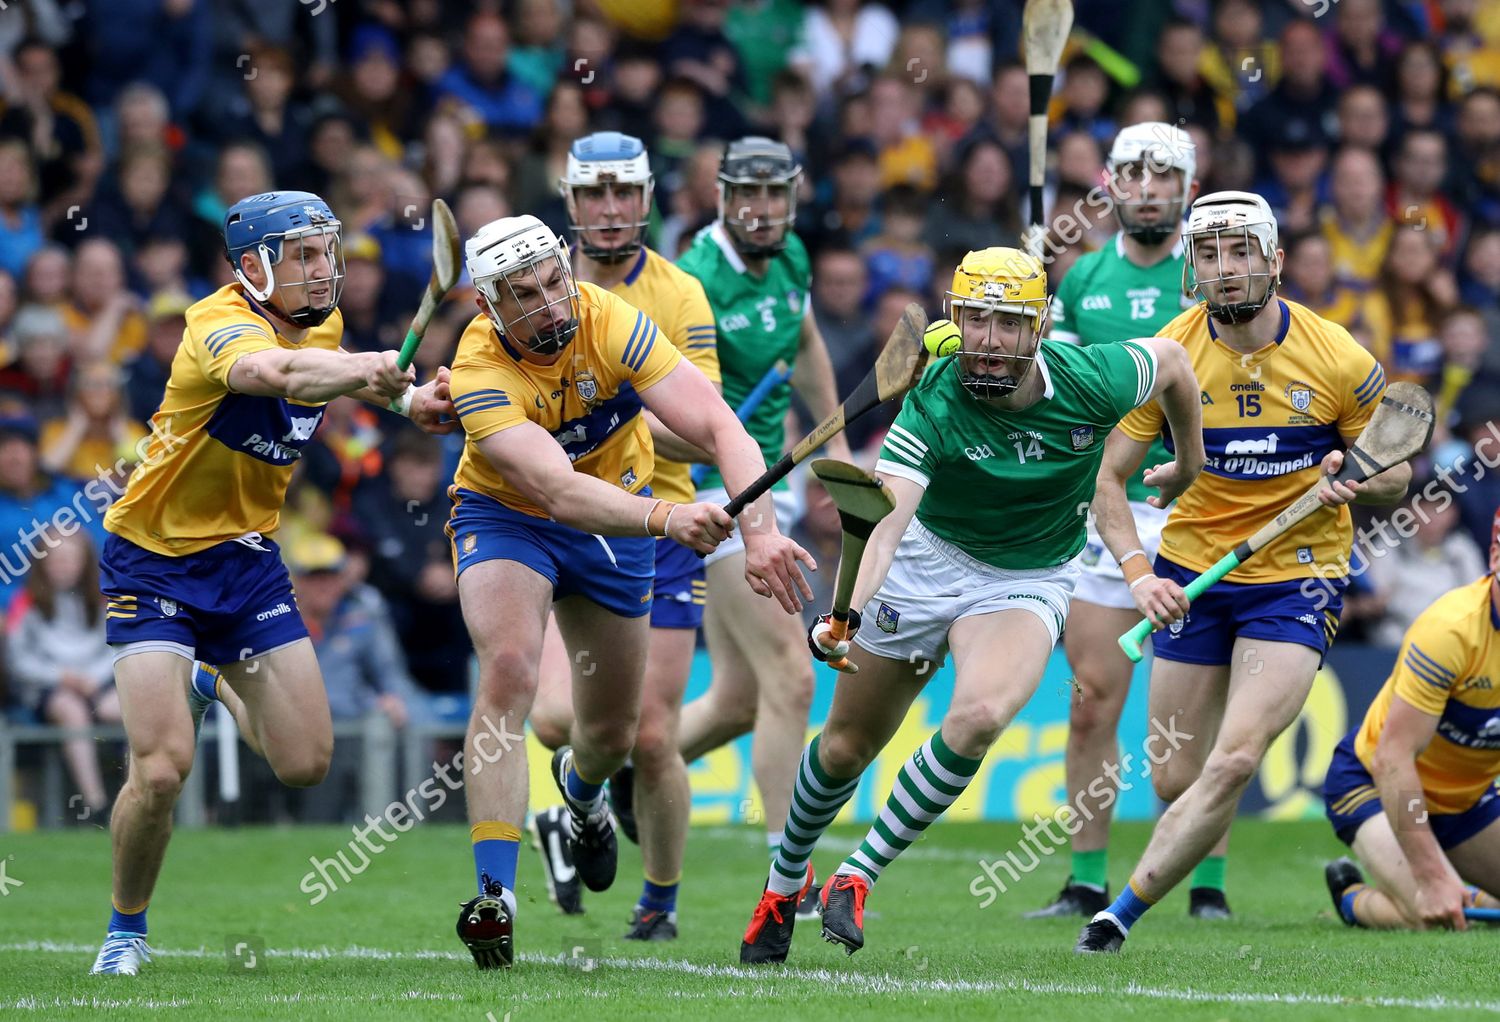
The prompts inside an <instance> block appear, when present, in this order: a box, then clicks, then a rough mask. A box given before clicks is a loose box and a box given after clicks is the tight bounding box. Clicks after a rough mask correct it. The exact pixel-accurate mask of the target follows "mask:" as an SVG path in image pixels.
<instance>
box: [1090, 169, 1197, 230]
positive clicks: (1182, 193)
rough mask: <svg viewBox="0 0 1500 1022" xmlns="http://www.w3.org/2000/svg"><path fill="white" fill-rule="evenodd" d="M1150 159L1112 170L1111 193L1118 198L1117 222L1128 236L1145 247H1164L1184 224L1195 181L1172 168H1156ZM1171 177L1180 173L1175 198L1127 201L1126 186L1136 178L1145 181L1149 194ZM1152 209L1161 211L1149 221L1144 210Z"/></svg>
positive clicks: (1142, 183) (1144, 190) (1115, 200)
mask: <svg viewBox="0 0 1500 1022" xmlns="http://www.w3.org/2000/svg"><path fill="white" fill-rule="evenodd" d="M1153 162H1154V161H1152V160H1150V159H1147V160H1142V161H1141V162H1139V163H1127V164H1124V165H1122V166H1119V167H1116V168H1114V169H1112V170H1111V171H1110V179H1109V191H1110V195H1111V197H1112V198H1113V199H1114V207H1115V219H1116V220H1118V221H1119V223H1120V230H1122V231H1124V232H1125V233H1126V235H1128V236H1129V237H1131V238H1134V239H1135V240H1136V241H1138V242H1140V243H1141V244H1142V245H1145V246H1147V247H1154V246H1156V245H1160V244H1161V243H1162V242H1164V241H1166V240H1167V239H1168V238H1170V237H1171V236H1172V233H1173V232H1174V231H1176V230H1177V228H1178V227H1180V226H1181V225H1182V216H1183V213H1184V212H1185V211H1186V207H1187V193H1188V189H1190V188H1191V187H1192V182H1191V180H1189V178H1188V177H1187V175H1186V174H1180V172H1179V171H1177V170H1175V169H1174V168H1172V167H1166V168H1162V169H1153ZM1168 174H1180V176H1179V177H1178V182H1179V185H1180V187H1179V189H1178V192H1177V195H1176V197H1175V198H1170V199H1167V198H1160V199H1158V198H1139V199H1128V200H1127V199H1124V198H1122V197H1121V196H1122V195H1123V194H1124V191H1125V189H1124V183H1125V182H1128V181H1130V180H1131V179H1132V178H1134V177H1137V176H1138V177H1139V178H1140V179H1141V189H1142V192H1143V193H1144V194H1146V195H1150V194H1151V193H1152V191H1153V190H1159V189H1160V187H1161V186H1160V184H1158V183H1157V182H1158V181H1159V180H1160V179H1162V178H1163V177H1164V176H1165V175H1168ZM1146 207H1150V208H1152V209H1156V210H1159V214H1158V216H1157V217H1156V219H1155V220H1154V221H1153V220H1149V219H1146V218H1145V217H1143V216H1142V211H1143V210H1144V209H1145V208H1146Z"/></svg>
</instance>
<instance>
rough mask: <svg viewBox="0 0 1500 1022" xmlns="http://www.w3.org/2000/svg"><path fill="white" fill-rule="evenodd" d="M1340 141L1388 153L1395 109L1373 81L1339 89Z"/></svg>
mask: <svg viewBox="0 0 1500 1022" xmlns="http://www.w3.org/2000/svg"><path fill="white" fill-rule="evenodd" d="M1338 125H1339V128H1338V140H1339V144H1340V145H1346V146H1355V147H1357V148H1360V149H1368V150H1369V151H1370V152H1372V153H1376V154H1377V155H1379V154H1384V152H1385V150H1386V146H1387V143H1388V141H1389V140H1390V137H1391V110H1390V107H1389V106H1388V105H1387V103H1386V99H1385V96H1384V95H1382V94H1381V92H1380V90H1379V89H1377V88H1375V86H1373V85H1353V86H1350V87H1349V88H1348V89H1346V90H1344V91H1343V92H1341V93H1339V104H1338Z"/></svg>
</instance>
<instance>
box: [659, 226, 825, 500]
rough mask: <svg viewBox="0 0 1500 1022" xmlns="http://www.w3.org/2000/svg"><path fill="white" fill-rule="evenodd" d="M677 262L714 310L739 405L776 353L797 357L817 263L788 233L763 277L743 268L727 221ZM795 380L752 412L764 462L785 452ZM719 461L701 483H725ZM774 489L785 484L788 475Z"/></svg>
mask: <svg viewBox="0 0 1500 1022" xmlns="http://www.w3.org/2000/svg"><path fill="white" fill-rule="evenodd" d="M677 265H678V266H680V267H681V268H682V269H684V270H686V271H687V272H688V273H690V274H692V275H693V276H694V277H697V278H698V280H699V281H700V282H701V283H702V284H703V290H704V291H705V292H706V293H707V294H708V304H709V306H710V307H712V309H713V312H714V321H715V324H716V326H717V331H716V332H717V335H718V347H719V372H720V374H721V375H722V376H723V377H724V402H725V403H726V404H728V405H729V407H730V408H738V407H739V406H740V403H741V402H742V401H744V400H745V398H746V397H747V396H748V395H749V393H750V391H751V390H753V389H754V388H755V385H756V384H757V383H759V382H760V381H761V378H762V377H764V376H765V375H766V370H768V369H770V368H771V367H772V366H774V365H775V364H776V362H777V360H778V359H785V360H786V364H787V365H789V366H791V365H795V364H796V361H797V349H798V348H799V347H800V346H801V343H802V319H803V317H804V316H807V315H809V313H808V301H809V291H810V290H811V288H812V271H811V269H810V266H809V263H808V259H807V249H806V248H804V247H803V245H802V239H801V238H798V237H797V235H795V234H792V233H788V234H787V243H786V249H785V250H784V251H783V252H782V253H781V254H780V255H778V256H777V257H776V258H775V259H773V260H771V262H770V265H769V266H768V267H767V269H766V275H765V276H764V277H756V276H754V275H753V274H751V273H750V272H749V271H748V270H747V269H746V268H745V261H744V260H743V259H741V258H740V254H739V253H738V252H736V251H735V248H734V244H733V243H732V242H731V241H730V240H729V236H728V235H727V234H725V233H724V225H723V224H722V223H717V222H716V223H714V224H713V225H712V226H710V227H706V228H704V229H703V230H701V231H699V232H698V236H697V237H696V238H694V239H693V244H692V245H691V246H690V247H689V248H688V250H687V251H686V252H684V253H683V254H682V258H680V259H679V260H677ZM791 403H792V386H791V384H790V383H783V384H780V385H779V386H777V387H775V388H774V389H773V390H772V391H771V393H769V394H767V395H766V399H765V400H764V401H762V402H761V403H760V405H759V406H758V407H757V408H756V409H755V411H754V412H753V413H752V414H751V416H750V418H749V420H748V421H747V422H746V423H745V430H746V431H747V432H748V433H749V434H750V435H751V436H752V437H754V438H755V442H756V443H758V444H759V445H760V451H761V454H762V455H764V456H765V459H766V464H767V465H774V464H775V463H776V462H777V460H779V459H780V458H781V453H782V448H783V447H785V445H786V428H785V425H784V423H785V421H786V412H787V408H789V407H790V406H791ZM723 485H724V481H723V478H722V477H721V476H720V475H719V470H718V469H717V468H714V469H711V470H710V471H709V473H708V474H707V475H706V476H705V477H704V478H703V481H702V482H701V483H699V484H698V488H699V489H700V490H706V489H710V488H712V487H715V486H723ZM775 488H776V489H778V490H784V489H786V488H787V483H786V481H785V480H782V481H781V482H779V483H777V484H776V487H775Z"/></svg>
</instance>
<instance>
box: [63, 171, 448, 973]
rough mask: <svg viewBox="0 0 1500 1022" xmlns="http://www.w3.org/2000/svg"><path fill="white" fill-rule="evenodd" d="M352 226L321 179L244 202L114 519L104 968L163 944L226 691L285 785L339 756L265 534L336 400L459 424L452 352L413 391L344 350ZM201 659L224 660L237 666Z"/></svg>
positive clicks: (287, 584) (390, 368) (302, 780)
mask: <svg viewBox="0 0 1500 1022" xmlns="http://www.w3.org/2000/svg"><path fill="white" fill-rule="evenodd" d="M339 229H340V225H339V222H338V221H337V220H336V219H334V216H333V212H332V211H331V210H330V209H329V208H328V204H327V203H325V202H324V201H323V200H322V199H320V198H318V197H317V196H316V195H313V194H311V193H309V192H267V193H265V194H263V195H252V196H250V197H249V198H246V199H241V200H240V201H239V202H237V203H235V204H234V205H233V206H231V207H230V208H229V211H228V213H226V214H225V218H224V247H225V253H226V255H227V256H228V258H229V261H230V263H231V265H233V267H234V276H235V280H236V283H233V284H227V285H225V286H224V287H222V288H220V289H219V290H218V291H215V292H214V293H213V294H211V295H209V296H208V297H207V298H205V299H203V300H202V301H201V302H198V303H197V304H195V305H193V306H192V307H191V308H190V309H188V311H187V327H186V329H185V330H184V331H183V334H182V346H181V347H180V348H178V350H177V357H176V358H175V359H174V360H173V362H172V375H171V378H170V379H169V380H168V381H167V390H166V394H165V396H164V397H163V398H162V403H161V407H160V408H159V409H158V410H157V412H156V415H155V416H153V417H152V420H151V421H152V433H153V437H152V439H151V443H150V446H149V447H148V448H147V450H146V457H145V461H144V463H143V464H142V465H141V466H140V468H138V469H137V470H136V471H135V474H134V475H132V476H131V477H130V483H129V485H128V486H127V487H126V489H125V495H124V496H123V497H121V498H120V500H119V502H118V503H116V504H115V505H114V506H113V507H112V508H110V509H109V513H108V514H107V515H105V518H104V527H105V528H106V529H107V530H108V531H109V532H110V537H109V540H108V541H107V542H106V543H105V545H104V554H103V557H102V558H101V560H100V570H99V578H100V588H101V589H102V590H103V591H104V594H105V596H106V597H107V598H108V601H109V603H108V609H107V610H106V612H105V622H106V626H107V627H106V632H107V636H108V638H109V642H110V644H111V645H113V646H114V647H115V687H116V689H117V690H118V692H119V694H120V709H121V713H122V716H123V718H124V721H125V733H126V737H127V738H128V740H129V742H130V765H129V769H128V771H127V774H126V778H125V787H124V788H122V789H121V790H120V795H119V798H118V799H117V800H116V802H115V806H114V815H113V819H112V820H111V821H110V832H111V837H112V839H113V842H114V914H113V915H112V916H111V917H110V921H109V933H108V936H107V937H106V939H105V941H104V947H103V948H102V949H101V950H100V952H99V957H98V959H97V960H96V961H95V962H94V968H93V971H94V972H96V973H114V974H124V975H134V974H135V973H136V971H137V970H138V969H139V967H140V965H141V963H142V962H145V961H148V960H149V959H150V955H151V952H150V948H148V947H147V945H146V903H147V902H148V901H149V900H150V898H151V892H152V889H153V888H154V887H155V886H156V878H157V874H158V873H159V872H160V870H161V864H162V859H163V858H164V857H165V856H166V851H167V841H168V839H169V838H170V837H171V834H172V808H173V806H174V805H175V804H176V802H177V795H178V793H179V792H180V791H181V790H182V782H183V781H184V780H185V779H186V778H187V774H188V771H189V770H191V769H192V766H193V754H194V750H195V746H196V737H197V734H196V729H197V727H198V725H199V723H200V722H201V721H202V719H203V714H204V711H205V710H206V709H207V708H208V706H209V704H210V703H211V702H213V700H214V699H216V698H220V699H222V700H223V701H224V703H225V704H226V705H227V706H228V707H229V708H230V710H231V711H232V712H233V713H234V716H235V720H236V721H237V722H238V724H239V729H240V734H241V735H243V736H244V738H245V742H246V744H248V745H249V746H250V747H251V748H252V749H253V750H254V751H255V752H257V753H259V754H260V755H262V756H264V757H265V758H266V760H267V762H269V763H270V764H271V769H272V770H274V771H275V772H276V776H277V777H278V778H280V780H281V781H282V782H283V783H285V784H289V785H292V786H294V787H307V786H309V785H313V784H317V783H318V782H319V781H321V780H322V779H323V775H324V774H325V773H326V772H327V770H328V763H329V759H330V757H331V756H332V755H333V725H332V722H331V721H330V719H329V714H328V697H327V695H326V693H325V692H324V691H323V676H322V674H321V673H319V671H318V661H317V657H316V656H315V655H314V654H313V646H312V640H310V639H309V638H308V634H307V627H306V626H305V625H304V624H303V623H302V616H301V615H300V614H299V613H298V612H297V601H296V598H295V597H294V596H293V595H292V583H291V580H290V579H289V578H288V577H287V571H286V566H285V565H284V564H282V561H281V556H280V551H279V549H278V548H277V546H276V544H275V542H273V541H272V540H271V539H269V538H268V537H267V536H265V535H264V534H265V533H270V532H274V531H275V529H276V527H277V525H278V524H279V519H280V515H281V505H282V502H283V500H284V499H285V498H286V489H287V484H288V483H289V482H290V481H291V477H292V468H293V467H294V466H295V465H296V463H297V460H298V459H299V458H300V457H301V456H302V450H303V448H304V447H306V446H307V445H308V444H309V443H310V442H311V441H312V437H313V433H314V431H316V430H317V428H318V424H319V423H320V422H321V421H322V419H323V409H324V407H325V406H326V404H327V402H329V401H332V400H333V399H334V398H336V397H339V396H340V395H349V396H352V397H358V398H361V399H363V400H366V401H370V402H372V403H374V404H378V405H381V406H386V405H388V404H390V403H391V402H392V401H394V400H396V399H398V398H401V397H402V395H403V394H406V395H409V397H408V398H407V399H406V401H405V407H406V408H407V409H408V413H409V414H410V415H411V417H412V419H413V420H414V421H416V422H417V423H418V424H419V425H420V426H422V428H423V429H426V430H427V431H428V432H431V433H447V432H451V431H452V430H453V429H455V428H456V423H454V422H452V421H447V422H444V421H442V419H443V416H445V415H449V414H451V413H452V411H453V406H452V405H451V404H449V403H448V400H447V396H448V383H447V376H448V370H446V369H442V370H439V373H438V379H437V380H435V381H433V382H432V383H429V384H427V385H426V386H424V387H419V388H415V389H411V381H412V378H413V376H412V373H411V371H410V370H403V369H400V368H398V367H397V365H396V353H395V352H394V351H386V352H378V353H377V352H371V353H367V354H348V353H345V352H343V351H340V350H339V339H340V338H341V337H342V335H343V320H342V319H341V318H340V317H339V314H338V311H337V308H336V306H337V304H338V298H339V291H340V289H341V288H342V286H343V279H344V260H343V254H342V251H341V249H340V246H339ZM195 657H196V658H200V659H201V660H202V661H203V662H204V663H205V664H210V665H214V666H217V667H218V668H220V670H221V671H222V674H223V678H222V682H221V681H220V680H219V675H218V674H217V673H216V672H215V671H213V670H212V669H207V668H205V667H203V666H202V665H200V664H195V663H194V658H195Z"/></svg>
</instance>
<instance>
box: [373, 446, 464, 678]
mask: <svg viewBox="0 0 1500 1022" xmlns="http://www.w3.org/2000/svg"><path fill="white" fill-rule="evenodd" d="M440 448H441V442H440V441H439V440H437V439H436V438H434V437H429V436H428V435H426V434H425V433H420V432H418V431H416V430H412V429H404V430H402V431H401V432H400V433H399V434H398V435H397V437H396V440H395V443H394V444H393V445H392V447H391V451H390V457H389V458H388V459H387V461H386V471H385V472H384V473H382V474H381V475H380V476H379V477H377V478H374V479H371V480H370V481H369V482H367V483H366V484H365V485H364V486H363V487H361V489H360V491H359V493H358V494H357V495H356V498H355V516H356V517H357V518H358V520H359V521H360V522H361V523H362V524H363V525H364V527H365V531H366V534H367V540H368V543H369V550H370V584H371V585H373V586H375V588H377V589H378V590H380V592H381V593H382V594H383V595H384V596H385V598H386V600H387V602H388V603H389V604H390V608H391V618H392V620H393V622H394V623H395V627H396V631H397V634H398V635H399V636H400V638H401V643H402V646H403V648H404V649H406V651H407V656H408V657H409V659H410V666H411V671H412V674H413V675H415V676H416V678H417V680H418V681H419V682H420V683H421V685H422V687H423V688H425V689H427V690H429V691H452V690H461V689H463V688H464V687H465V684H466V674H465V669H464V668H465V664H466V663H467V660H468V655H469V649H470V645H469V642H468V637H467V634H466V633H465V631H464V625H463V615H462V614H461V612H460V611H459V606H458V587H457V585H456V584H455V582H454V579H453V556H452V551H451V549H450V547H449V544H448V541H447V537H446V536H445V534H444V532H443V527H444V524H445V523H446V522H447V520H448V511H449V501H448V497H447V493H446V491H445V489H444V483H445V482H446V480H447V478H448V476H446V475H445V474H444V472H443V456H442V452H441V450H440Z"/></svg>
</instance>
